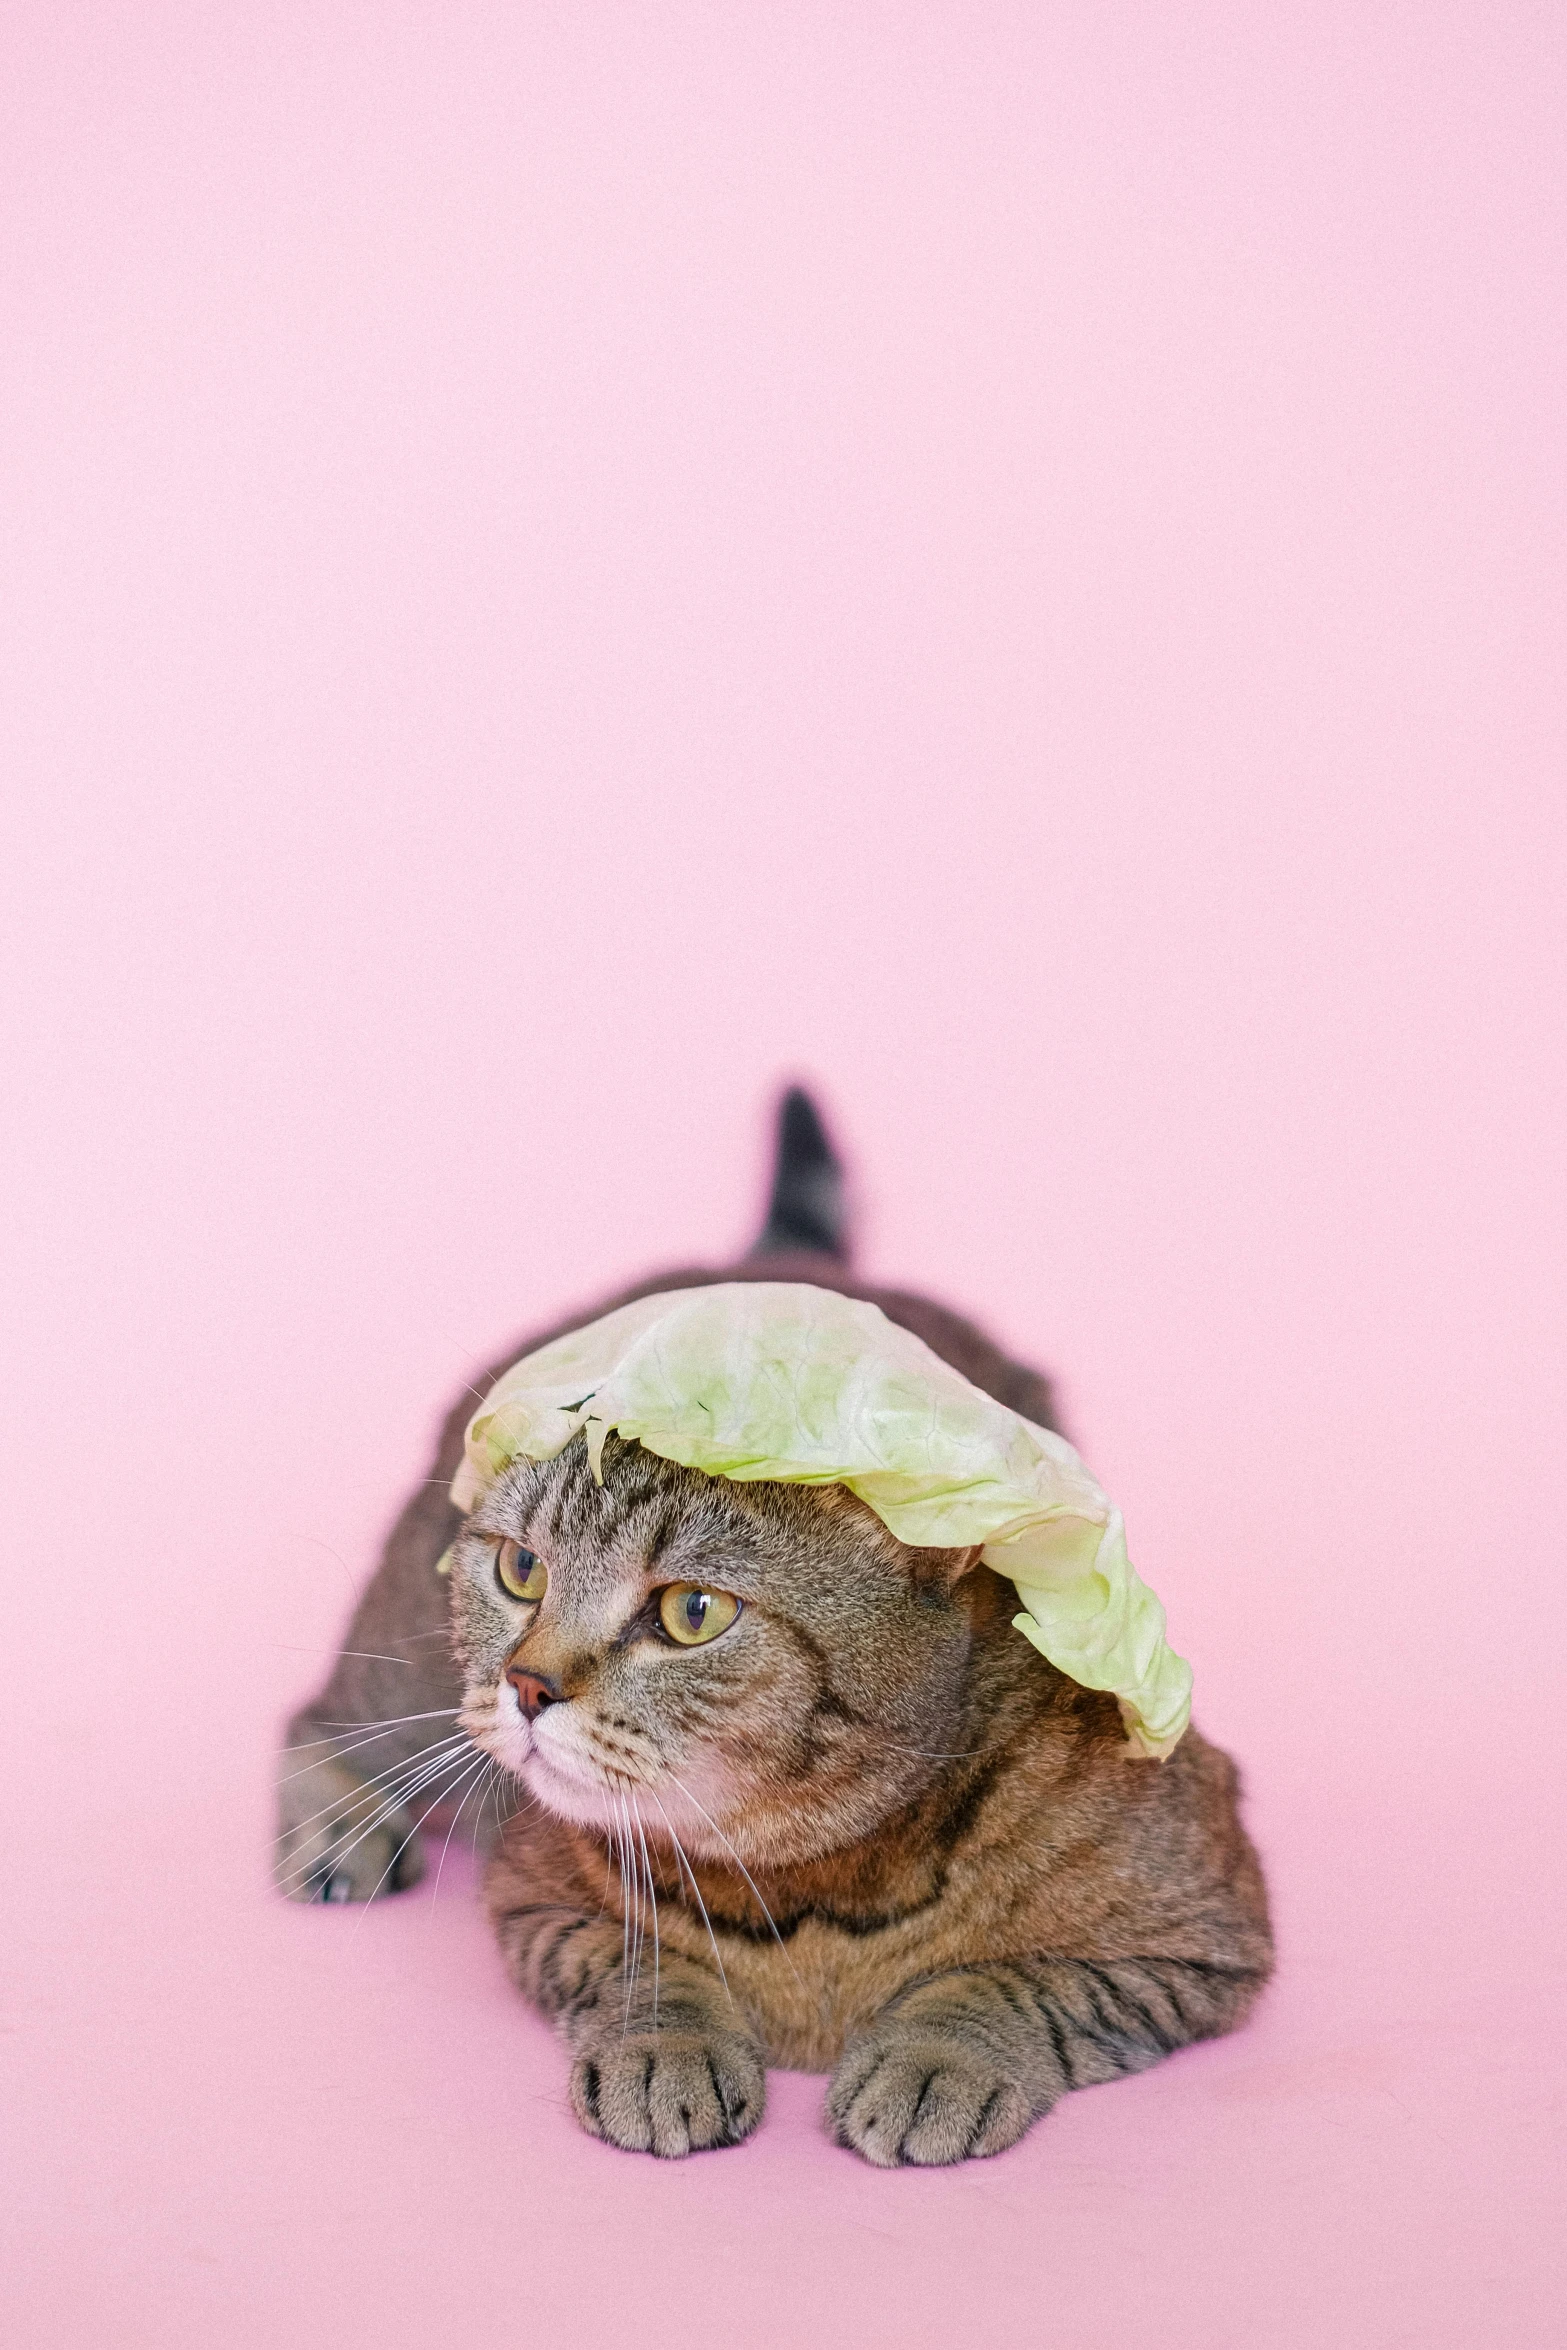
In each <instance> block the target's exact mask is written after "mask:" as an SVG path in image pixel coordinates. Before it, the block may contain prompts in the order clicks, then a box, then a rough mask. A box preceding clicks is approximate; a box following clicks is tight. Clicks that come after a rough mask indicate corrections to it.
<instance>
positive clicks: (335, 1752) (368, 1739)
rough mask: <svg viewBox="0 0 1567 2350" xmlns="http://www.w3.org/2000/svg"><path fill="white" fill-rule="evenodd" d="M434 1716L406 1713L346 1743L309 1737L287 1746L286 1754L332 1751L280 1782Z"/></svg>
mask: <svg viewBox="0 0 1567 2350" xmlns="http://www.w3.org/2000/svg"><path fill="white" fill-rule="evenodd" d="M436 1711H437V1712H438V1713H442V1714H454V1713H455V1712H456V1711H457V1708H456V1706H454V1705H443V1706H438V1707H437V1708H436ZM434 1718H435V1717H434V1715H433V1714H406V1715H404V1717H403V1720H402V1721H401V1722H388V1723H387V1724H386V1725H385V1726H384V1728H381V1729H378V1730H370V1731H367V1732H366V1734H365V1736H364V1737H363V1738H351V1739H348V1740H347V1742H346V1743H345V1741H344V1740H343V1739H341V1738H309V1739H305V1740H304V1741H302V1743H301V1744H300V1745H298V1746H285V1747H284V1749H283V1752H284V1753H285V1754H307V1753H309V1752H310V1751H311V1750H312V1749H314V1748H319V1747H327V1748H330V1749H331V1751H330V1752H329V1753H325V1754H318V1755H317V1757H316V1760H315V1761H314V1762H308V1763H301V1764H300V1766H299V1768H298V1770H296V1771H285V1772H283V1774H282V1777H281V1779H280V1781H279V1784H280V1785H286V1784H287V1782H288V1781H289V1780H290V1779H302V1778H303V1777H304V1776H305V1773H306V1772H307V1771H318V1770H319V1769H320V1768H321V1766H322V1764H323V1763H329V1762H337V1761H338V1760H339V1759H340V1758H341V1757H342V1756H343V1755H345V1754H356V1753H357V1752H358V1750H359V1748H360V1747H361V1746H374V1745H375V1744H376V1742H377V1741H378V1740H379V1739H382V1738H389V1737H390V1736H391V1734H392V1732H393V1730H394V1729H401V1728H402V1727H403V1726H404V1724H405V1723H408V1722H423V1721H433V1720H434Z"/></svg>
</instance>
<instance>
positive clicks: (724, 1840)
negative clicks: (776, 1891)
mask: <svg viewBox="0 0 1567 2350" xmlns="http://www.w3.org/2000/svg"><path fill="white" fill-rule="evenodd" d="M664 1768H665V1776H666V1777H667V1778H669V1779H671V1780H672V1781H673V1782H674V1784H675V1786H677V1787H678V1788H679V1790H680V1792H681V1794H682V1795H683V1796H684V1797H685V1799H686V1801H687V1803H689V1804H690V1806H691V1808H692V1810H693V1811H695V1812H700V1813H701V1815H702V1817H703V1819H704V1820H706V1822H707V1824H708V1826H709V1827H710V1828H711V1829H712V1831H713V1834H714V1835H715V1836H716V1837H717V1838H718V1841H719V1843H720V1844H722V1845H723V1847H724V1849H725V1850H726V1851H727V1852H728V1854H729V1856H730V1858H731V1859H732V1860H733V1862H734V1864H735V1867H736V1868H737V1869H738V1870H739V1871H740V1874H741V1876H742V1877H744V1879H745V1881H746V1883H747V1884H748V1885H749V1886H750V1888H751V1891H752V1893H753V1894H754V1895H755V1897H756V1905H757V1907H758V1909H759V1910H760V1911H761V1913H762V1915H763V1917H764V1918H765V1919H766V1920H767V1923H768V1924H769V1926H770V1927H771V1928H772V1932H773V1940H774V1941H775V1942H776V1943H777V1945H778V1947H779V1949H780V1950H781V1951H782V1952H783V1955H784V1963H785V1965H786V1966H787V1967H788V1969H789V1972H790V1974H791V1975H793V1977H794V1979H795V1981H796V1982H797V1983H799V1982H800V1970H799V1968H798V1967H797V1966H796V1965H795V1963H794V1960H793V1958H792V1957H791V1956H790V1954H789V1945H788V1943H787V1942H786V1941H785V1940H784V1938H783V1936H782V1934H780V1933H779V1931H778V1921H777V1919H776V1918H775V1917H774V1916H773V1913H772V1911H771V1910H770V1909H769V1908H768V1906H767V1904H766V1902H765V1901H764V1900H763V1899H762V1894H761V1888H760V1887H759V1886H758V1884H757V1882H756V1879H755V1878H754V1877H753V1876H752V1874H751V1872H750V1870H749V1869H748V1868H747V1867H746V1865H745V1862H744V1861H743V1860H742V1859H741V1858H740V1855H739V1853H738V1852H736V1850H735V1848H734V1846H733V1845H732V1844H731V1843H730V1841H729V1839H728V1837H727V1836H726V1835H725V1834H724V1831H723V1829H722V1828H721V1827H720V1826H719V1824H718V1822H717V1821H716V1820H715V1819H714V1817H713V1815H712V1813H711V1812H710V1811H706V1810H704V1809H703V1807H702V1805H701V1804H700V1803H698V1802H697V1799H696V1797H695V1796H694V1795H693V1794H692V1792H691V1790H690V1788H689V1787H688V1786H687V1785H686V1783H685V1781H684V1779H680V1778H677V1777H676V1776H675V1773H674V1772H673V1771H672V1770H670V1769H669V1766H668V1764H667V1763H666V1764H665V1766H664ZM801 1988H802V1989H803V1988H804V1985H803V1984H801Z"/></svg>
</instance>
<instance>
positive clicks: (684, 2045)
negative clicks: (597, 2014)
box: [571, 2031, 767, 2155]
mask: <svg viewBox="0 0 1567 2350" xmlns="http://www.w3.org/2000/svg"><path fill="white" fill-rule="evenodd" d="M766 2096H767V2075H766V2073H765V2072H764V2070H763V2067H762V2060H761V2057H760V2055H759V2054H758V2053H757V2051H756V2049H755V2048H754V2047H753V2046H752V2045H751V2043H750V2041H749V2040H745V2039H742V2038H741V2037H740V2035H739V2034H738V2033H737V2032H715V2033H713V2034H711V2035H706V2034H702V2033H699V2032H678V2031H668V2032H629V2033H627V2035H626V2037H625V2038H624V2039H623V2040H622V2039H618V2038H615V2037H612V2036H606V2037H605V2038H604V2039H603V2040H602V2041H601V2042H599V2043H597V2044H596V2045H595V2046H594V2047H593V2048H592V2049H590V2050H588V2051H587V2052H586V2053H584V2054H583V2055H581V2056H579V2057H578V2059H577V2062H576V2065H575V2067H574V2068H573V2071H572V2075H571V2102H572V2105H573V2106H574V2107H575V2109H576V2115H577V2119H578V2121H580V2122H581V2124H582V2126H583V2128H584V2129H585V2130H591V2131H592V2133H593V2135H594V2137H595V2138H604V2139H607V2140H608V2142H609V2144H610V2145H611V2146H624V2147H625V2148H627V2150H628V2151H629V2152H632V2153H637V2154H662V2155H677V2154H698V2153H700V2152H701V2151H702V2150H703V2148H704V2147H709V2146H738V2145H739V2143H740V2141H741V2139H742V2138H748V2137H749V2136H750V2134H751V2132H752V2131H753V2130H754V2129H755V2127H756V2125H757V2123H758V2122H759V2121H760V2120H761V2118H762V2107H763V2105H764V2103H765V2101H766Z"/></svg>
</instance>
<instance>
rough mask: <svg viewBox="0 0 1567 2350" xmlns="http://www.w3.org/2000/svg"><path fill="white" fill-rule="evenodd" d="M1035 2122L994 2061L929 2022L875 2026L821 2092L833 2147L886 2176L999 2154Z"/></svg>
mask: <svg viewBox="0 0 1567 2350" xmlns="http://www.w3.org/2000/svg"><path fill="white" fill-rule="evenodd" d="M1033 2118H1034V2108H1033V2106H1032V2104H1031V2103H1030V2101H1029V2099H1028V2097H1027V2095H1026V2094H1025V2092H1024V2091H1023V2089H1022V2088H1021V2087H1020V2086H1019V2084H1018V2083H1017V2082H1016V2081H1015V2080H1014V2079H1013V2078H1012V2077H1011V2075H1010V2074H1008V2073H1007V2072H1005V2071H1004V2070H1003V2069H1002V2067H1001V2066H1000V2065H999V2064H997V2062H996V2061H995V2059H994V2058H993V2057H991V2056H988V2055H986V2054H985V2053H984V2051H983V2050H981V2049H978V2048H976V2047H975V2046H974V2045H973V2043H972V2042H971V2041H968V2040H964V2039H960V2038H959V2037H958V2036H957V2035H956V2034H955V2033H953V2034H948V2033H944V2032H943V2031H942V2030H941V2029H940V2027H939V2026H933V2025H932V2024H931V2023H930V2022H929V2020H928V2019H927V2020H925V2021H924V2022H922V2023H921V2025H920V2027H919V2028H918V2030H914V2029H911V2028H908V2027H905V2028H904V2029H902V2030H900V2029H899V2028H898V2025H897V2023H896V2021H895V2020H892V2021H889V2022H888V2023H886V2024H883V2025H881V2026H880V2027H877V2026H874V2025H873V2026H872V2028H871V2030H870V2031H869V2032H868V2033H867V2034H866V2036H865V2038H864V2039H863V2040H859V2041H856V2042H855V2044H854V2046H853V2047H852V2048H850V2049H849V2051H848V2052H847V2054H846V2055H845V2057H844V2059H843V2061H842V2063H841V2064H840V2065H839V2067H838V2070H837V2071H836V2072H835V2073H834V2075H833V2078H832V2085H831V2087H830V2088H829V2089H828V2092H827V2124H828V2128H829V2129H830V2130H831V2132H832V2135H833V2137H834V2138H835V2139H836V2140H837V2142H838V2144H839V2145H840V2146H850V2147H852V2148H853V2149H854V2151H855V2153H856V2154H863V2155H864V2157H865V2159H866V2161H867V2162H874V2163H877V2164H879V2165H880V2166H881V2167H882V2168H883V2169H887V2170H891V2169H894V2168H896V2167H897V2165H898V2164H900V2163H943V2162H965V2161H967V2160H968V2159H969V2157H970V2156H973V2155H982V2154H1000V2153H1001V2152H1002V2151H1003V2149H1004V2148H1006V2147H1008V2146H1014V2145H1016V2143H1017V2141H1018V2139H1019V2138H1021V2137H1022V2135H1023V2133H1024V2131H1025V2130H1026V2129H1027V2128H1028V2125H1029V2123H1030V2122H1031V2121H1032V2120H1033Z"/></svg>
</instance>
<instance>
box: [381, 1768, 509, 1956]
mask: <svg viewBox="0 0 1567 2350" xmlns="http://www.w3.org/2000/svg"><path fill="white" fill-rule="evenodd" d="M482 1762H484V1755H477V1758H475V1762H472V1765H470V1770H468V1772H465V1774H460V1777H458V1779H456V1781H451V1784H449V1786H446V1788H444V1791H442V1793H446V1795H449V1793H451V1791H453V1786H463V1779H472V1774H475V1772H477V1770H479V1765H482ZM463 1802H468V1791H465V1793H463ZM460 1817H463V1805H458V1812H456V1817H453V1821H451V1828H456V1824H458V1819H460ZM451 1828H449V1831H446V1842H451ZM402 1854H404V1845H397V1849H395V1852H392V1859H390V1861H388V1864H385V1868H383V1871H381V1875H378V1878H376V1882H374V1885H371V1889H369V1894H366V1899H364V1908H369V1903H371V1901H374V1899H376V1894H378V1892H381V1887H383V1885H385V1880H388V1878H390V1875H392V1871H395V1868H397V1861H399V1859H402ZM442 1859H446V1849H444V1847H442ZM437 1885H439V1873H437ZM362 1925H364V1918H359V1925H357V1927H355V1934H357V1932H359V1927H362Z"/></svg>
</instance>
